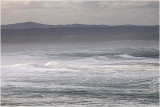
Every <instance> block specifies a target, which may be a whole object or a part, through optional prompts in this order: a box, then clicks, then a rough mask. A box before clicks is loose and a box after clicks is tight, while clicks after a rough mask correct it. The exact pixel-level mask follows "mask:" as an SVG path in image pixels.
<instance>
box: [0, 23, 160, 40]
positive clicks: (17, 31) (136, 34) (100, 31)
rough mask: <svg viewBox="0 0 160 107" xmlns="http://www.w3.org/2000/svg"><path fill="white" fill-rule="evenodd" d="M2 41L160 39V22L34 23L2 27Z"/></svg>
mask: <svg viewBox="0 0 160 107" xmlns="http://www.w3.org/2000/svg"><path fill="white" fill-rule="evenodd" d="M1 35H2V36H1V38H2V39H1V41H2V43H19V42H21V43H42V42H94V41H100V42H102V41H119V40H144V41H150V40H154V41H158V40H159V25H155V26H136V25H119V26H108V25H84V24H71V25H44V24H39V23H34V22H26V23H17V24H10V25H2V26H1Z"/></svg>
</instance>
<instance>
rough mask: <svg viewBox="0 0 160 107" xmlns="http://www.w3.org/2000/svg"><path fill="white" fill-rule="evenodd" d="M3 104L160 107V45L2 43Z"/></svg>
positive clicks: (59, 106)
mask: <svg viewBox="0 0 160 107" xmlns="http://www.w3.org/2000/svg"><path fill="white" fill-rule="evenodd" d="M1 60H2V65H1V71H2V72H1V104H2V105H3V106H55V107H61V106H62V107H63V106H65V107H81V106H83V107H132V106H133V107H154V106H155V107H158V106H159V62H158V61H159V49H158V48H154V47H141V46H140V47H127V46H126V47H118V48H113V47H111V46H110V47H108V46H107V45H103V46H102V45H100V46H99V47H96V46H93V45H86V46H85V45H83V46H81V45H78V46H74V45H71V46H65V45H64V46H58V45H54V44H49V45H48V46H44V45H43V44H41V45H36V46H35V44H30V45H26V44H25V45H23V44H17V45H15V46H13V45H3V44H2V58H1Z"/></svg>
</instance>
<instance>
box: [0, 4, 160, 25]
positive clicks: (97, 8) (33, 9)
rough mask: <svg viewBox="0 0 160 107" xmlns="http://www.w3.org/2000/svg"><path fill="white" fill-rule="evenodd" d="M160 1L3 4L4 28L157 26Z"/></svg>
mask: <svg viewBox="0 0 160 107" xmlns="http://www.w3.org/2000/svg"><path fill="white" fill-rule="evenodd" d="M158 11H159V3H158V1H2V2H1V18H2V22H1V24H11V23H19V22H29V21H33V22H38V23H43V24H54V25H55V24H74V23H80V24H106V25H121V24H134V25H157V24H159V22H158V20H159V17H158V16H159V12H158Z"/></svg>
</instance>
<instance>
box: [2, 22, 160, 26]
mask: <svg viewBox="0 0 160 107" xmlns="http://www.w3.org/2000/svg"><path fill="white" fill-rule="evenodd" d="M24 23H35V24H42V25H51V26H52V25H53V26H54V25H55V26H56V25H62V26H63V25H104V26H123V25H126V26H127V25H128V26H160V24H156V25H155V24H154V25H142V24H136V25H135V24H119V25H118V24H117V25H109V24H108V25H107V24H84V23H72V24H44V23H39V22H33V21H26V22H17V23H10V24H1V26H5V25H14V24H24Z"/></svg>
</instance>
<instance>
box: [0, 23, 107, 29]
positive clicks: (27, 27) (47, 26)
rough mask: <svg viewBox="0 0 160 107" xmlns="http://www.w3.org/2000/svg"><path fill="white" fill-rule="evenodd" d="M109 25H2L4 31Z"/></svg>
mask: <svg viewBox="0 0 160 107" xmlns="http://www.w3.org/2000/svg"><path fill="white" fill-rule="evenodd" d="M106 26H107V25H85V24H70V25H69V24H68V25H46V24H39V23H35V22H25V23H16V24H9V25H2V26H1V28H2V29H29V28H61V27H106Z"/></svg>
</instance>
